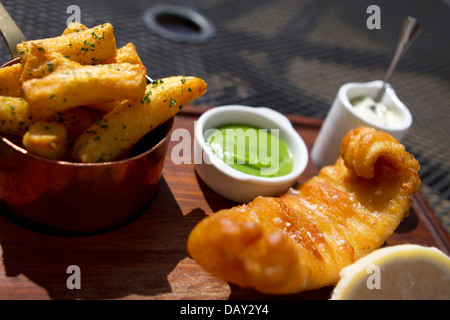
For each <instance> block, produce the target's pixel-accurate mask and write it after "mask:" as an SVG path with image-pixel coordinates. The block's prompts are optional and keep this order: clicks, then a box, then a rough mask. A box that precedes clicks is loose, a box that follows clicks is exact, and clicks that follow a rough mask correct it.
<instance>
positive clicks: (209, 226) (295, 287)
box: [188, 127, 421, 294]
mask: <svg viewBox="0 0 450 320" xmlns="http://www.w3.org/2000/svg"><path fill="white" fill-rule="evenodd" d="M341 155H342V158H341V157H340V158H339V159H338V160H337V162H336V164H335V165H333V166H328V167H325V168H323V169H322V170H321V171H320V173H319V175H318V176H316V177H314V178H312V179H310V180H309V181H308V182H307V183H305V184H303V185H301V186H299V187H298V188H297V189H296V190H292V191H291V192H288V193H286V194H284V195H282V196H280V197H279V198H272V197H258V198H256V199H255V200H253V201H252V202H250V203H249V204H246V205H242V206H237V207H234V208H231V209H228V210H221V211H219V212H217V213H215V214H214V215H212V216H210V217H207V218H205V219H203V220H202V221H201V222H200V223H199V224H198V225H197V226H196V227H195V228H194V230H193V231H192V233H191V234H190V236H189V239H188V250H189V253H190V254H191V256H192V257H193V258H194V259H195V261H197V263H198V264H200V265H201V266H202V267H203V268H204V269H205V270H207V271H209V272H210V273H212V274H214V275H216V276H219V277H221V278H223V279H225V280H227V281H230V282H233V283H236V284H238V285H241V286H245V287H253V288H255V289H257V290H259V291H261V292H266V293H274V294H285V293H295V292H300V291H304V290H311V289H316V288H320V287H323V286H328V285H334V284H335V283H336V282H337V281H338V279H339V271H340V270H341V269H342V268H343V267H345V266H347V265H349V264H351V263H353V262H354V261H356V260H357V259H359V258H361V257H362V256H364V255H366V254H368V253H370V252H371V251H373V250H375V249H377V248H379V247H380V246H381V245H382V244H383V243H384V241H385V240H386V239H387V238H388V237H389V236H390V235H391V234H392V233H393V232H394V230H395V229H396V228H397V226H398V225H399V223H400V222H401V220H402V218H403V217H404V215H405V213H406V212H407V210H408V209H409V206H410V199H411V196H412V195H413V194H414V193H415V192H417V191H418V190H419V189H420V186H421V181H420V179H419V176H418V174H417V172H418V170H419V164H418V162H417V160H416V159H414V157H413V156H412V155H410V154H409V153H408V152H406V151H405V147H404V146H403V145H401V144H400V143H399V142H397V141H396V140H395V139H394V138H392V137H391V136H390V135H388V134H386V133H384V132H381V131H376V130H374V129H370V128H366V127H361V128H358V129H355V130H352V131H350V132H349V133H348V134H347V135H346V137H345V138H344V139H343V142H342V148H341Z"/></svg>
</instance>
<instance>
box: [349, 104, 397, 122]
mask: <svg viewBox="0 0 450 320" xmlns="http://www.w3.org/2000/svg"><path fill="white" fill-rule="evenodd" d="M351 102H352V104H353V106H354V107H355V111H356V112H357V113H358V114H359V115H360V116H361V117H362V118H364V119H365V120H368V121H370V122H373V123H375V124H377V125H380V126H385V127H389V128H398V127H400V126H401V125H402V124H403V121H402V120H403V118H402V116H401V114H400V112H399V111H397V110H394V109H393V108H391V107H389V106H386V105H385V104H383V103H381V102H378V103H377V102H375V101H374V100H373V99H372V98H369V97H359V98H355V99H353V100H352V101H351Z"/></svg>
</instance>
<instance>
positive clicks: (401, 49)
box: [374, 17, 420, 103]
mask: <svg viewBox="0 0 450 320" xmlns="http://www.w3.org/2000/svg"><path fill="white" fill-rule="evenodd" d="M419 33H420V23H419V22H418V21H417V19H416V18H413V17H408V18H406V19H405V20H404V21H403V26H402V30H401V33H400V38H399V40H398V45H397V50H396V51H395V55H394V58H393V59H392V61H391V64H390V66H389V69H388V71H387V73H386V75H385V76H384V79H383V86H382V87H381V89H380V90H379V91H378V93H377V94H376V96H375V98H374V101H375V102H376V103H378V102H380V100H381V98H383V95H384V91H385V90H386V84H387V82H388V81H389V78H390V77H391V75H392V72H393V71H394V69H395V67H396V66H397V62H398V61H399V60H400V58H401V57H402V56H403V55H404V54H405V52H406V50H408V48H409V47H410V46H411V44H412V43H413V41H414V40H415V39H416V38H417V36H418V35H419Z"/></svg>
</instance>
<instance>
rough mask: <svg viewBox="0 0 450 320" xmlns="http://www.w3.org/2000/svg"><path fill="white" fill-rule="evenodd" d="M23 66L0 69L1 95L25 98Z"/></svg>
mask: <svg viewBox="0 0 450 320" xmlns="http://www.w3.org/2000/svg"><path fill="white" fill-rule="evenodd" d="M22 70H23V66H22V64H21V63H16V64H13V65H11V66H8V67H4V68H0V95H2V96H9V97H23V90H22V81H21V80H20V77H21V75H22Z"/></svg>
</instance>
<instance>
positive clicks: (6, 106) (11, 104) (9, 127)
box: [0, 96, 32, 136]
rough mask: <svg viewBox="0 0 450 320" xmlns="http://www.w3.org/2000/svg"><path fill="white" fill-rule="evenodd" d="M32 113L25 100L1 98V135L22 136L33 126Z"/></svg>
mask: <svg viewBox="0 0 450 320" xmlns="http://www.w3.org/2000/svg"><path fill="white" fill-rule="evenodd" d="M31 119H32V116H31V111H30V106H29V104H28V102H26V101H25V100H24V99H23V98H17V97H5V96H0V133H1V134H2V135H7V136H9V135H13V136H21V135H23V134H24V133H25V131H26V130H27V129H28V126H29V125H30V124H31Z"/></svg>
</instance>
